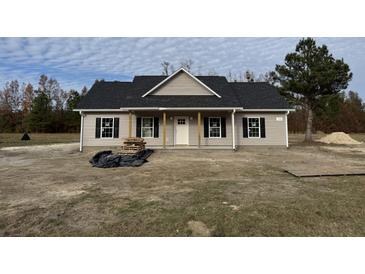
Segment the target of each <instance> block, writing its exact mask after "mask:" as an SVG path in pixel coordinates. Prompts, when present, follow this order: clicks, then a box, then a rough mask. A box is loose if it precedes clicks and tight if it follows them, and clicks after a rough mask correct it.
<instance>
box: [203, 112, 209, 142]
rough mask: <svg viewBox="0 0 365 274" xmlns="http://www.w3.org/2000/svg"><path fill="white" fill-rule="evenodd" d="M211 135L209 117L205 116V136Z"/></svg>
mask: <svg viewBox="0 0 365 274" xmlns="http://www.w3.org/2000/svg"><path fill="white" fill-rule="evenodd" d="M208 137H209V118H208V117H204V138H208Z"/></svg>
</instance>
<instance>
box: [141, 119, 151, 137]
mask: <svg viewBox="0 0 365 274" xmlns="http://www.w3.org/2000/svg"><path fill="white" fill-rule="evenodd" d="M141 137H145V138H151V137H153V118H151V117H146V118H143V117H142V126H141Z"/></svg>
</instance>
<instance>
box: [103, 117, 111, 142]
mask: <svg viewBox="0 0 365 274" xmlns="http://www.w3.org/2000/svg"><path fill="white" fill-rule="evenodd" d="M101 137H102V138H113V118H102V119H101Z"/></svg>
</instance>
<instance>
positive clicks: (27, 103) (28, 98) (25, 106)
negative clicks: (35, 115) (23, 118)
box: [22, 83, 34, 114]
mask: <svg viewBox="0 0 365 274" xmlns="http://www.w3.org/2000/svg"><path fill="white" fill-rule="evenodd" d="M22 93H23V98H22V110H23V113H24V114H26V113H29V112H30V111H31V108H32V102H33V99H34V90H33V86H32V85H31V84H29V83H28V84H27V85H25V84H23V86H22Z"/></svg>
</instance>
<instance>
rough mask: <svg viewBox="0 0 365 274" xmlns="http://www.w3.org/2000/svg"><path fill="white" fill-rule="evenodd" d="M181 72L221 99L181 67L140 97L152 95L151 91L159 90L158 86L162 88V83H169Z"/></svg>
mask: <svg viewBox="0 0 365 274" xmlns="http://www.w3.org/2000/svg"><path fill="white" fill-rule="evenodd" d="M180 72H183V73H186V74H187V75H188V76H190V77H191V78H192V79H193V80H195V81H196V82H198V83H199V84H200V85H201V86H203V87H205V88H206V89H207V90H209V91H210V92H211V93H213V94H214V95H215V96H217V97H218V98H221V96H220V95H219V94H218V93H216V92H215V91H214V90H212V89H211V88H210V87H208V86H207V85H206V84H204V83H203V82H202V81H200V80H199V79H198V78H197V77H196V76H194V75H193V74H191V73H190V72H189V71H188V70H186V69H185V68H183V67H181V68H179V69H177V70H176V71H175V72H174V73H172V74H171V75H169V76H167V77H166V78H165V79H164V80H162V81H161V82H160V83H158V84H157V85H156V86H154V87H153V88H152V89H150V90H149V91H147V92H146V93H145V94H143V95H142V97H146V96H147V95H149V94H150V93H152V92H153V91H155V90H156V89H157V88H159V87H160V86H162V85H163V84H164V83H166V82H168V81H170V79H172V78H173V77H174V76H175V75H177V74H178V73H180Z"/></svg>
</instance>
